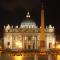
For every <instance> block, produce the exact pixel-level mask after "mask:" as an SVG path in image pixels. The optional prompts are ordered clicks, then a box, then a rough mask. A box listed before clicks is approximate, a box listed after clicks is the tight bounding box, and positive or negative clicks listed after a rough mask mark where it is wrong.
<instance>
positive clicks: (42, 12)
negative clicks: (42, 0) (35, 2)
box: [40, 4, 45, 51]
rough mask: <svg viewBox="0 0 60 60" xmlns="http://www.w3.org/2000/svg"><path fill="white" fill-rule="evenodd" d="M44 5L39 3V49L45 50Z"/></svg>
mask: <svg viewBox="0 0 60 60" xmlns="http://www.w3.org/2000/svg"><path fill="white" fill-rule="evenodd" d="M44 30H45V29H44V6H43V4H42V5H41V28H40V50H41V51H44V50H45V31H44Z"/></svg>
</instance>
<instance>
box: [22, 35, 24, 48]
mask: <svg viewBox="0 0 60 60" xmlns="http://www.w3.org/2000/svg"><path fill="white" fill-rule="evenodd" d="M22 46H23V49H24V36H23V35H22Z"/></svg>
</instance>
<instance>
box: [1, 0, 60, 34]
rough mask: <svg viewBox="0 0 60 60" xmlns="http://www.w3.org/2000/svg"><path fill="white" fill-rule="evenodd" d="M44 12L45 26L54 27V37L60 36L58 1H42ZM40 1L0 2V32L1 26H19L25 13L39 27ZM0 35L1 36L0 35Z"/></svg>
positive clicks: (10, 0)
mask: <svg viewBox="0 0 60 60" xmlns="http://www.w3.org/2000/svg"><path fill="white" fill-rule="evenodd" d="M42 1H43V3H44V10H45V25H49V24H52V25H53V26H55V33H56V35H60V1H59V0H42ZM40 10H41V0H0V32H1V30H2V27H3V25H7V24H11V25H20V23H21V21H22V20H24V19H25V15H26V13H27V11H30V14H31V18H32V20H34V21H35V22H36V24H37V25H38V26H40ZM0 35H1V34H0Z"/></svg>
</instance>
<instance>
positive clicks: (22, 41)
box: [4, 12, 55, 49]
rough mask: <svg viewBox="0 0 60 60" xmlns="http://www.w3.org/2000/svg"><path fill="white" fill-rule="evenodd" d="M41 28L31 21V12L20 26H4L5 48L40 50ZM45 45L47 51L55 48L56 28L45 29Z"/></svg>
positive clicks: (47, 27) (48, 27)
mask: <svg viewBox="0 0 60 60" xmlns="http://www.w3.org/2000/svg"><path fill="white" fill-rule="evenodd" d="M40 29H41V27H40V28H38V27H37V26H36V24H35V22H34V21H33V20H31V19H30V14H29V12H28V13H27V15H26V19H25V20H23V21H22V22H21V25H20V26H15V27H13V26H10V25H9V24H8V25H7V26H4V48H5V49H6V48H10V49H40V38H41V37H40V32H41V31H40ZM45 43H46V44H45V45H46V49H49V48H54V45H55V33H54V26H51V25H49V26H46V28H45Z"/></svg>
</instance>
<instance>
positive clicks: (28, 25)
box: [20, 12, 37, 28]
mask: <svg viewBox="0 0 60 60" xmlns="http://www.w3.org/2000/svg"><path fill="white" fill-rule="evenodd" d="M20 28H37V26H36V23H35V22H34V21H33V20H32V19H31V18H30V14H29V12H28V13H27V15H26V19H24V20H23V21H22V22H21V25H20Z"/></svg>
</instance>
